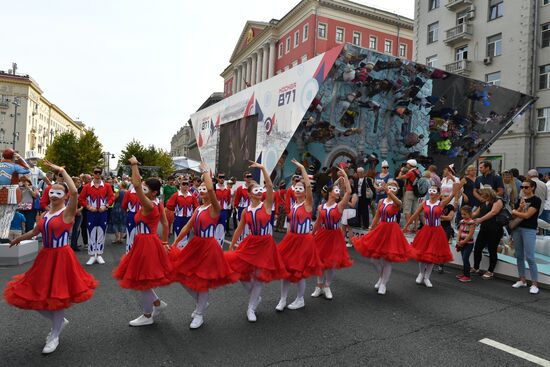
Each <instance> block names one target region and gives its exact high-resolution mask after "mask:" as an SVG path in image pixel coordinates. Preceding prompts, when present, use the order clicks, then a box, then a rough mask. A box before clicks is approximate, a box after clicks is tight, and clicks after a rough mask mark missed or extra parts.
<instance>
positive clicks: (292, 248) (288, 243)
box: [275, 159, 322, 312]
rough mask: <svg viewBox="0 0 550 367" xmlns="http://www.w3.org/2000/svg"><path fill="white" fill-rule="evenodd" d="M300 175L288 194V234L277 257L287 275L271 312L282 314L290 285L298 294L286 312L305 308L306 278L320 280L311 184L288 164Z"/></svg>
mask: <svg viewBox="0 0 550 367" xmlns="http://www.w3.org/2000/svg"><path fill="white" fill-rule="evenodd" d="M292 163H294V164H295V165H296V166H297V167H298V168H299V169H300V171H301V173H302V181H300V182H297V183H296V184H295V185H294V186H293V187H292V190H293V191H294V194H295V195H296V203H295V204H294V205H293V206H292V207H291V210H290V219H289V226H288V232H287V234H286V235H285V237H284V238H283V240H282V241H281V243H279V247H278V250H279V253H280V254H281V258H282V259H283V262H284V264H285V267H286V270H287V271H288V273H289V275H288V276H287V277H285V280H283V281H282V284H281V299H280V300H279V303H278V304H277V307H275V309H276V310H277V311H279V312H281V311H283V310H284V309H285V307H287V305H286V299H287V297H288V291H289V287H290V283H291V282H292V283H298V284H297V285H298V294H297V296H296V299H295V300H294V302H292V303H291V304H290V305H288V308H289V309H290V310H297V309H299V308H302V307H304V306H305V302H304V293H305V291H306V278H309V277H310V276H312V275H317V276H320V275H321V272H322V263H321V260H320V259H319V254H318V253H317V248H316V246H315V240H314V239H313V236H312V235H311V212H312V210H313V194H312V192H311V182H310V180H309V176H308V174H307V172H306V169H305V167H304V166H303V165H302V164H301V163H299V162H298V161H296V160H295V159H293V160H292Z"/></svg>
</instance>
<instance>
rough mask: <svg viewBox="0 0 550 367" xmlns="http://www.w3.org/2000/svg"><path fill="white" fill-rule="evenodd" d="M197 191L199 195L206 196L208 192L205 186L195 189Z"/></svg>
mask: <svg viewBox="0 0 550 367" xmlns="http://www.w3.org/2000/svg"><path fill="white" fill-rule="evenodd" d="M197 191H198V192H199V193H204V194H206V193H207V192H208V189H207V188H206V186H199V188H198V189H197Z"/></svg>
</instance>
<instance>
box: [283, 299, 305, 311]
mask: <svg viewBox="0 0 550 367" xmlns="http://www.w3.org/2000/svg"><path fill="white" fill-rule="evenodd" d="M305 306H306V303H305V302H304V297H300V298H296V299H295V300H294V302H292V303H291V304H289V305H288V306H287V308H288V309H289V310H298V309H300V308H303V307H305Z"/></svg>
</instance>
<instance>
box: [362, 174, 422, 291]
mask: <svg viewBox="0 0 550 367" xmlns="http://www.w3.org/2000/svg"><path fill="white" fill-rule="evenodd" d="M383 189H384V191H385V192H386V194H387V195H388V197H387V198H385V199H381V200H380V202H379V204H378V211H377V212H376V215H375V216H374V219H373V220H372V224H371V228H370V230H369V232H368V233H367V234H366V235H362V236H359V237H353V238H352V242H353V246H354V247H355V249H356V250H357V252H359V253H360V254H361V255H363V256H364V257H369V258H371V259H373V263H374V266H375V267H376V270H377V271H378V274H379V276H380V277H379V279H378V281H377V282H376V284H375V285H374V288H375V289H378V294H381V295H383V294H386V285H387V284H388V281H389V280H390V275H391V263H392V262H407V261H409V260H410V259H414V258H415V251H414V249H413V248H412V247H411V245H410V244H409V242H408V241H407V239H406V238H405V236H404V235H403V232H401V228H400V227H399V224H397V214H398V213H399V208H400V207H401V200H399V199H398V198H397V196H396V193H397V191H398V190H399V187H398V185H397V182H395V181H393V180H392V181H388V183H387V184H386V185H384V186H383Z"/></svg>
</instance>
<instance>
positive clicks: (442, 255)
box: [405, 180, 466, 288]
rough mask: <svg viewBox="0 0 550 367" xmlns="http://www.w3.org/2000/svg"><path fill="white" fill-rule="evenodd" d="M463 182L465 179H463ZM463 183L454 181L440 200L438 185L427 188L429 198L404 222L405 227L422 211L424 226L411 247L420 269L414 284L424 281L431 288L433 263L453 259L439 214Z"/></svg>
mask: <svg viewBox="0 0 550 367" xmlns="http://www.w3.org/2000/svg"><path fill="white" fill-rule="evenodd" d="M463 182H466V181H465V180H463ZM463 185H464V184H463V183H462V181H461V183H455V184H454V186H453V193H452V195H451V196H446V197H445V198H444V199H443V200H441V194H440V191H439V187H438V186H436V185H433V186H432V187H430V188H429V189H428V194H429V199H428V200H426V201H425V202H424V204H423V205H422V206H420V207H418V209H416V211H415V212H414V214H413V215H411V217H410V218H409V220H408V221H407V224H405V228H408V225H409V224H410V223H412V222H413V221H414V220H416V218H418V216H419V215H420V213H421V212H422V211H423V212H424V220H425V223H424V226H423V227H422V229H421V230H420V231H419V232H418V233H417V235H416V236H415V237H414V240H413V243H412V247H414V249H415V250H416V260H417V261H418V267H419V269H420V272H419V273H418V276H417V277H416V284H422V283H424V285H425V286H426V287H428V288H431V287H432V286H433V285H432V282H431V281H430V275H431V274H432V270H433V267H434V264H444V263H447V262H450V261H453V254H452V253H451V248H450V246H449V240H448V238H447V235H446V234H445V230H444V229H443V227H442V226H441V215H442V213H443V208H445V206H447V204H449V203H450V202H451V201H452V200H453V198H454V197H455V196H456V195H457V194H458V193H459V191H460V189H462V186H463ZM457 202H458V200H457Z"/></svg>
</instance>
